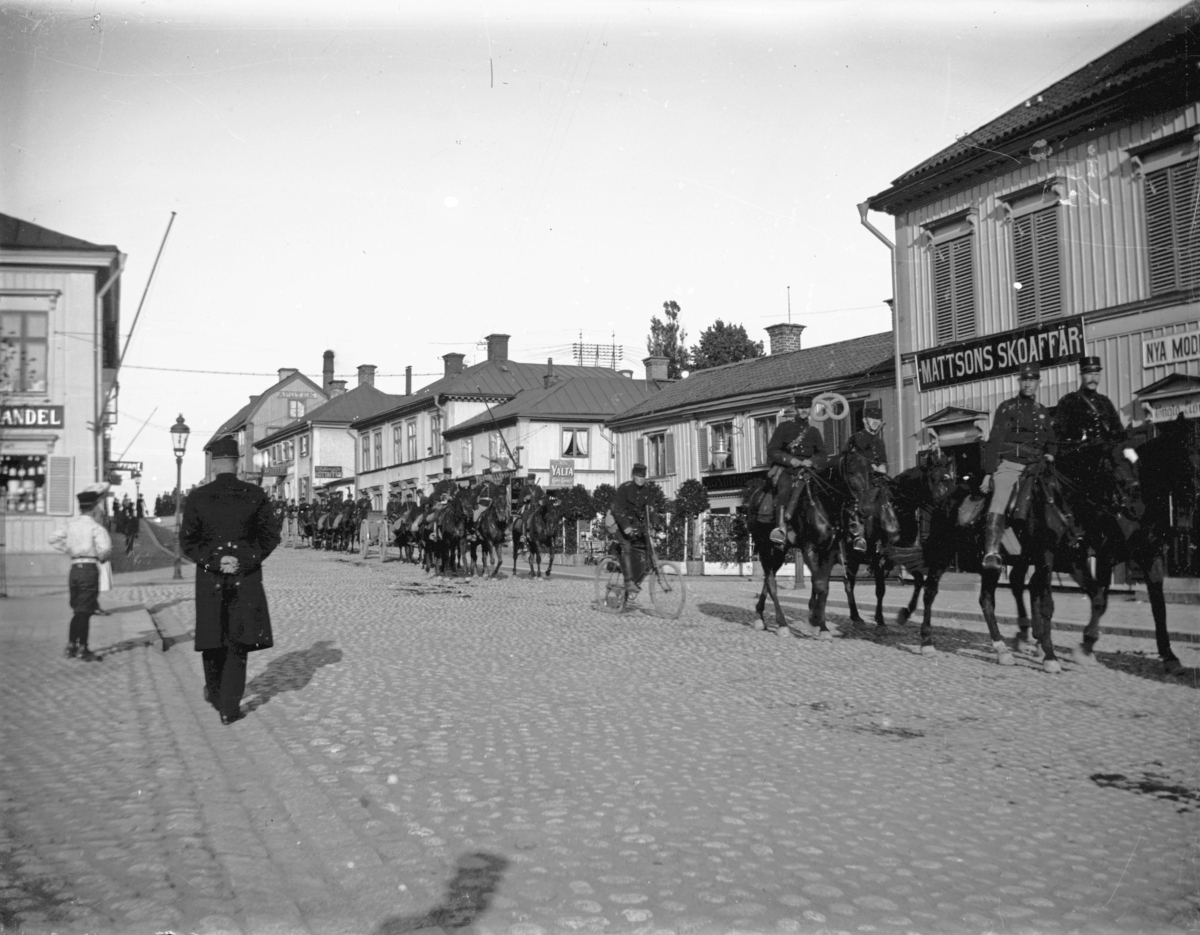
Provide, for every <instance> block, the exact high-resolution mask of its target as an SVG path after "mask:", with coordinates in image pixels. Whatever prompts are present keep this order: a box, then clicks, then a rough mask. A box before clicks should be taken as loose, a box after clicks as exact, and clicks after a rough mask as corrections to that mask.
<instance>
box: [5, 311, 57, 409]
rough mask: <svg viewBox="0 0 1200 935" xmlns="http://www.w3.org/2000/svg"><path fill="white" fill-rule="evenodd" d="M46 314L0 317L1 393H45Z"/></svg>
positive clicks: (47, 322) (14, 313) (36, 313)
mask: <svg viewBox="0 0 1200 935" xmlns="http://www.w3.org/2000/svg"><path fill="white" fill-rule="evenodd" d="M49 321H50V316H49V315H48V314H47V313H46V312H4V313H3V314H0V393H44V392H46V359H47V344H46V335H47V333H48V329H49Z"/></svg>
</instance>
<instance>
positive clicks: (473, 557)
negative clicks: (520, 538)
mask: <svg viewBox="0 0 1200 935" xmlns="http://www.w3.org/2000/svg"><path fill="white" fill-rule="evenodd" d="M473 496H474V500H475V504H476V507H477V508H479V507H482V512H480V513H479V518H478V519H475V520H473V522H472V528H471V534H470V546H469V548H470V570H471V572H472V573H474V572H475V569H476V566H477V552H478V550H479V549H482V550H483V562H482V567H481V568H480V571H479V574H480V575H481V576H484V577H489V578H495V577H496V575H498V574H499V573H500V566H501V565H503V564H504V540H505V539H506V537H507V535H506V533H507V529H508V524H509V520H510V519H511V514H510V512H509V507H508V488H507V486H506V485H504V484H501V483H498V482H497V481H493V480H485V481H482V482H481V483H480V484H479V485H478V486H477V487H476V488H475V489H474V491H473ZM489 568H490V569H491V571H490V572H489V571H488V569H489Z"/></svg>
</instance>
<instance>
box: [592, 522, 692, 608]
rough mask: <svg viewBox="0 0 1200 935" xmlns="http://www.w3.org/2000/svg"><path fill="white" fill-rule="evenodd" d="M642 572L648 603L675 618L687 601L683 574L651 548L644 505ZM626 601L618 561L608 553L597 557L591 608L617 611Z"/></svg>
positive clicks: (677, 567) (652, 538)
mask: <svg viewBox="0 0 1200 935" xmlns="http://www.w3.org/2000/svg"><path fill="white" fill-rule="evenodd" d="M645 528H646V534H645V535H644V536H643V539H644V540H645V542H646V574H645V575H644V576H643V578H642V580H643V581H645V582H646V584H647V589H648V590H649V592H650V603H651V605H653V607H654V612H655V613H656V614H657V615H658V616H659V617H663V618H665V619H667V620H675V619H677V618H678V617H679V615H680V614H681V613H683V605H684V604H685V603H686V602H687V586H686V585H685V584H684V579H683V574H682V573H681V572H680V570H679V566H678V565H676V564H675V563H674V562H662V561H659V558H658V553H657V552H656V551H655V549H654V536H653V534H651V533H650V529H651V524H650V508H649V507H647V508H646V527H645ZM628 601H629V595H628V592H626V590H625V576H624V574H623V573H622V571H621V560H620V558H619V557H618V556H617V555H614V554H612V553H611V552H609V553H608V554H606V555H605V556H604V557H603V558H601V559H600V563H599V565H597V566H596V603H595V607H596V609H597V610H600V611H602V612H604V613H609V614H619V613H622V612H623V611H624V610H625V609H626V605H627V604H628Z"/></svg>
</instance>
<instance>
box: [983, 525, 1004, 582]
mask: <svg viewBox="0 0 1200 935" xmlns="http://www.w3.org/2000/svg"><path fill="white" fill-rule="evenodd" d="M984 522H985V525H984V527H983V567H984V568H990V569H992V570H993V571H999V570H1000V569H1002V568H1003V567H1004V561H1003V559H1001V558H1000V539H1001V538H1002V537H1003V536H1004V514H1003V513H989V514H988V515H987V519H986V520H985V521H984Z"/></svg>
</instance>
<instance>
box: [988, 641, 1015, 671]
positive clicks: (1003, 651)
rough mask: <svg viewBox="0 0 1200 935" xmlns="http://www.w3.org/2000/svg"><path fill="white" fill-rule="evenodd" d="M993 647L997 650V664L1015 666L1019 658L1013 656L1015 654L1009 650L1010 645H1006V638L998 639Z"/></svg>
mask: <svg viewBox="0 0 1200 935" xmlns="http://www.w3.org/2000/svg"><path fill="white" fill-rule="evenodd" d="M992 648H993V649H994V650H996V665H999V666H1015V665H1016V664H1017V660H1016V659H1014V658H1013V654H1012V653H1010V652H1009V651H1008V647H1007V646H1005V645H1004V640H996V642H994V643H993V644H992Z"/></svg>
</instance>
